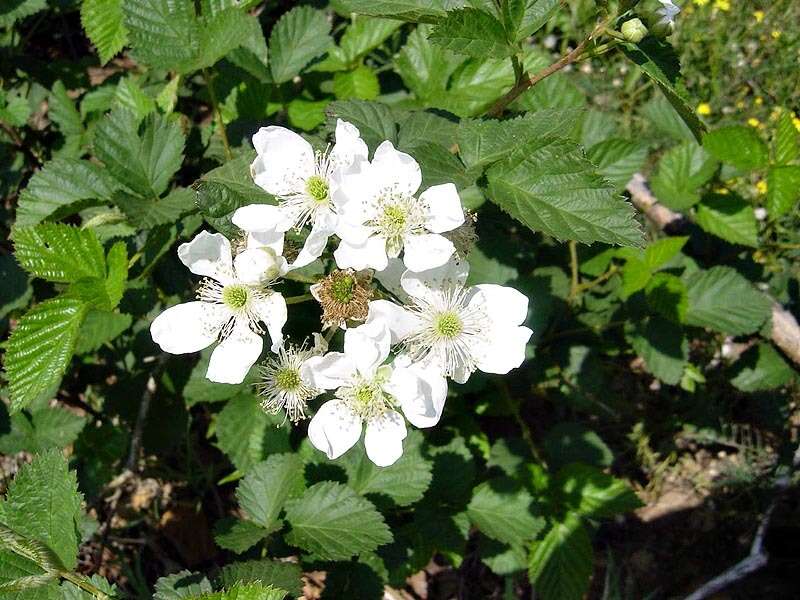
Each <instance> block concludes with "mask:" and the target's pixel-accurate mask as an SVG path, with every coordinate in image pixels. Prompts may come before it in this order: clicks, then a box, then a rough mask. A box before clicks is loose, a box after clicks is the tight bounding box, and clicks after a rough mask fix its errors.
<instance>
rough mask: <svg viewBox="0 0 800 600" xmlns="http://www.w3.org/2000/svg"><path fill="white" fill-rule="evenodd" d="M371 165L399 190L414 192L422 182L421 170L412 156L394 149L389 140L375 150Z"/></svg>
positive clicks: (385, 182) (384, 179) (386, 182)
mask: <svg viewBox="0 0 800 600" xmlns="http://www.w3.org/2000/svg"><path fill="white" fill-rule="evenodd" d="M372 166H373V167H374V168H375V169H376V170H378V171H379V172H380V174H381V177H382V179H383V181H384V185H386V184H392V183H394V184H396V185H397V190H398V191H399V192H406V193H407V194H414V193H416V191H417V190H418V189H419V186H420V184H421V183H422V171H421V170H420V168H419V165H418V164H417V161H416V160H414V158H413V157H411V156H410V155H408V154H406V153H405V152H400V151H398V150H395V147H394V145H393V144H392V142H390V141H389V140H386V141H385V142H382V143H381V145H380V146H378V147H377V149H376V150H375V156H374V157H373V159H372Z"/></svg>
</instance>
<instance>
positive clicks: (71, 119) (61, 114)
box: [47, 80, 84, 137]
mask: <svg viewBox="0 0 800 600" xmlns="http://www.w3.org/2000/svg"><path fill="white" fill-rule="evenodd" d="M47 115H48V116H49V117H50V119H52V120H53V121H54V122H56V123H57V124H58V130H59V131H60V132H61V134H62V135H64V136H65V137H68V136H80V135H82V134H83V131H84V129H83V121H82V120H81V114H80V113H79V112H78V109H77V108H75V102H74V101H73V100H72V98H70V97H69V95H68V94H67V88H65V87H64V84H63V83H62V82H61V81H60V80H59V81H56V82H55V83H54V84H53V90H52V91H51V92H50V96H49V98H48V109H47Z"/></svg>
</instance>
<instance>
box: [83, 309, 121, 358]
mask: <svg viewBox="0 0 800 600" xmlns="http://www.w3.org/2000/svg"><path fill="white" fill-rule="evenodd" d="M132 321H133V319H132V317H131V316H130V315H128V314H124V313H113V312H107V311H104V310H90V311H89V312H88V313H87V314H86V319H85V320H84V321H83V324H82V325H81V328H80V332H79V333H78V339H77V340H76V341H75V354H86V353H88V352H95V351H97V350H98V349H99V348H100V346H102V345H103V344H107V343H109V342H111V341H112V340H114V339H115V338H116V337H118V336H119V335H120V334H121V333H122V332H123V331H125V330H126V329H128V328H129V327H130V326H131V322H132Z"/></svg>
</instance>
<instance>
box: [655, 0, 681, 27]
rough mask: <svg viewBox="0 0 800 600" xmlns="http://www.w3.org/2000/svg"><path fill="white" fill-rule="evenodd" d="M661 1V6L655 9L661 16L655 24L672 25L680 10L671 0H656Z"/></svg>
mask: <svg viewBox="0 0 800 600" xmlns="http://www.w3.org/2000/svg"><path fill="white" fill-rule="evenodd" d="M658 1H659V2H661V7H660V8H657V9H656V14H657V15H658V16H659V17H661V18H660V19H659V20H658V22H657V23H656V25H667V26H669V25H674V24H675V17H677V16H678V13H680V12H681V9H680V8H679V7H677V6H675V4H674V3H673V2H672V0H658Z"/></svg>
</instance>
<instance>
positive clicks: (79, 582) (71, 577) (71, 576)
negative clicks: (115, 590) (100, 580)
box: [59, 571, 108, 600]
mask: <svg viewBox="0 0 800 600" xmlns="http://www.w3.org/2000/svg"><path fill="white" fill-rule="evenodd" d="M59 575H60V576H61V577H63V578H64V579H66V580H67V581H69V582H70V583H72V584H73V585H76V586H78V587H79V588H81V589H82V590H83V591H85V592H89V593H90V594H91V595H92V596H94V597H95V598H97V599H98V600H108V594H106V593H105V592H104V591H103V590H101V589H98V588H96V587H95V586H94V585H92V584H91V583H89V581H87V580H86V578H85V577H81V576H80V575H78V574H76V573H71V572H69V571H61V572H59Z"/></svg>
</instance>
